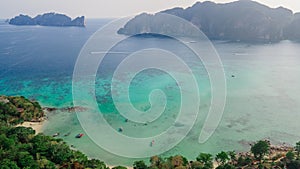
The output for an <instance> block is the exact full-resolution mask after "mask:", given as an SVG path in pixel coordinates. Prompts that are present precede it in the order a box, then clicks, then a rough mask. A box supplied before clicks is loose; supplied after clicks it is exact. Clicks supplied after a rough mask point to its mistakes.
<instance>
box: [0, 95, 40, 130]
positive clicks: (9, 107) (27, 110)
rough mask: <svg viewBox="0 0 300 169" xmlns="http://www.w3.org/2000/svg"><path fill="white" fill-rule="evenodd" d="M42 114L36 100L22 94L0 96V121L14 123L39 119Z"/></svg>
mask: <svg viewBox="0 0 300 169" xmlns="http://www.w3.org/2000/svg"><path fill="white" fill-rule="evenodd" d="M43 116H44V112H43V110H42V107H41V106H40V105H39V103H38V102H34V101H30V100H28V99H26V98H25V97H23V96H1V97H0V122H3V123H6V124H7V125H9V124H10V125H16V124H19V123H23V122H24V121H41V118H42V117H43Z"/></svg>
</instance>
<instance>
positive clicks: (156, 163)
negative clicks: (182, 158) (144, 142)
mask: <svg viewBox="0 0 300 169" xmlns="http://www.w3.org/2000/svg"><path fill="white" fill-rule="evenodd" d="M150 163H151V167H152V168H155V167H157V168H161V164H162V163H163V159H162V158H160V157H159V156H152V157H151V158H150Z"/></svg>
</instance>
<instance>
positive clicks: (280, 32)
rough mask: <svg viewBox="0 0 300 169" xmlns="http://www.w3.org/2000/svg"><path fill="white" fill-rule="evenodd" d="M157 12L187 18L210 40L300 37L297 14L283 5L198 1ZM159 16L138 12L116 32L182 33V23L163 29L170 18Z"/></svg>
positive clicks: (265, 40)
mask: <svg viewBox="0 0 300 169" xmlns="http://www.w3.org/2000/svg"><path fill="white" fill-rule="evenodd" d="M159 13H167V14H172V15H175V16H178V17H181V18H184V19H186V20H187V21H190V22H191V23H193V24H194V25H196V26H197V27H198V28H200V29H201V30H202V31H203V32H204V33H205V34H206V36H207V37H208V38H210V39H212V40H230V41H254V42H255V41H257V42H278V41H281V40H300V33H299V30H300V14H299V13H298V14H293V12H292V11H291V10H289V9H286V8H283V7H279V8H270V7H268V6H266V5H263V4H260V3H258V2H255V1H251V0H240V1H235V2H231V3H225V4H217V3H214V2H209V1H206V2H203V3H201V2H197V3H196V4H194V5H193V6H191V7H188V8H186V9H183V8H173V9H169V10H165V11H161V12H159ZM159 17H160V16H159V15H157V14H154V15H151V14H145V13H143V14H140V15H138V16H136V17H135V18H134V19H132V20H130V21H129V22H128V23H127V24H126V25H125V26H124V27H123V28H121V29H120V30H119V31H118V33H120V34H125V35H134V34H141V33H150V32H151V33H163V32H165V31H168V32H174V33H178V32H180V33H181V32H185V30H184V26H182V25H180V24H181V23H178V25H177V26H175V27H171V28H170V27H168V30H163V29H164V28H165V27H166V26H165V25H166V24H168V22H170V21H168V20H164V21H162V20H161V19H162V18H159ZM162 24H163V25H162ZM170 29H171V30H170ZM184 35H185V36H186V34H184Z"/></svg>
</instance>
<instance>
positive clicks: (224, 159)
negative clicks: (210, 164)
mask: <svg viewBox="0 0 300 169" xmlns="http://www.w3.org/2000/svg"><path fill="white" fill-rule="evenodd" d="M215 159H216V161H218V162H221V163H222V165H224V164H225V163H226V162H227V161H228V160H229V159H230V158H229V156H228V154H227V153H226V152H224V151H222V152H220V153H218V154H217V155H216V158H215Z"/></svg>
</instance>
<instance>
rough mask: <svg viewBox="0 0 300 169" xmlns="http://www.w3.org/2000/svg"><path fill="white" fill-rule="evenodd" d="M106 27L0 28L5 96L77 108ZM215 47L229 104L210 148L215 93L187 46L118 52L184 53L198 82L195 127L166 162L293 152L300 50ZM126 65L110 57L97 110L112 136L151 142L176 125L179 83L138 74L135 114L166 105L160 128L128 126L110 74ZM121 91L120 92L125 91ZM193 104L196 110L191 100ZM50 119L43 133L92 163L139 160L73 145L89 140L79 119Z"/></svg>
mask: <svg viewBox="0 0 300 169" xmlns="http://www.w3.org/2000/svg"><path fill="white" fill-rule="evenodd" d="M107 22H109V20H88V22H87V27H86V28H56V27H39V26H28V27H27V26H26V27H16V26H10V25H0V37H1V41H0V94H5V95H24V96H26V97H29V98H31V99H36V100H38V101H39V102H40V103H41V104H42V105H43V106H50V107H65V106H72V105H73V103H72V73H73V68H74V64H75V62H76V58H77V56H78V53H79V51H80V49H81V48H82V46H83V45H84V44H85V42H86V40H87V39H88V38H89V37H90V36H91V35H92V33H93V32H95V31H96V30H97V29H98V28H99V27H101V26H103V25H104V24H105V23H107ZM213 44H214V45H215V48H216V49H217V51H218V53H219V55H220V57H221V60H222V62H223V64H224V69H225V76H226V80H227V100H226V107H225V111H224V115H223V118H222V121H221V123H220V125H219V127H218V128H217V130H216V132H215V133H214V134H213V135H212V137H211V138H210V139H209V140H208V141H207V142H206V143H204V144H199V143H198V137H199V134H200V130H201V127H202V125H203V122H204V120H205V117H206V115H207V111H208V109H209V106H210V99H211V90H210V83H209V79H208V75H207V73H206V71H205V69H204V68H203V66H202V64H201V62H199V60H197V58H194V57H192V56H191V55H190V54H189V53H185V50H183V48H182V46H179V45H177V44H174V43H173V42H172V41H171V40H170V39H164V38H155V37H149V38H131V39H129V40H128V41H126V43H122V44H119V46H118V47H117V48H116V49H115V50H122V51H124V50H127V51H129V52H130V51H134V50H137V49H140V48H141V47H153V46H160V47H162V46H163V47H164V48H166V49H169V50H171V51H177V52H179V53H180V52H181V55H182V56H183V59H184V60H185V61H186V62H187V63H188V65H189V66H190V67H191V68H192V70H193V71H194V72H195V73H196V74H198V75H199V76H197V81H198V83H199V90H200V96H201V98H200V99H201V105H200V113H199V116H198V118H197V120H196V124H195V125H194V127H193V128H192V130H191V131H190V133H189V134H188V136H187V137H186V138H185V139H184V140H183V141H182V142H181V143H180V144H178V145H177V146H176V147H174V148H173V149H171V150H170V151H168V152H166V153H164V154H163V156H168V155H174V154H182V155H184V156H186V157H188V158H190V159H194V158H195V157H196V156H197V155H198V153H199V152H210V153H217V152H219V151H221V150H233V149H235V150H237V151H244V150H247V149H248V148H249V145H248V142H251V141H256V140H258V139H263V138H269V139H270V140H271V141H272V142H274V143H282V142H286V143H289V144H294V143H295V142H296V141H298V140H300V134H299V120H300V104H299V103H300V90H299V89H300V85H299V84H300V67H299V65H300V55H299V53H300V44H298V43H294V42H289V41H283V42H281V43H278V44H242V43H226V42H219V41H215V42H213ZM122 57H124V56H122V55H111V56H110V57H107V58H106V60H104V62H103V66H102V67H101V68H100V69H99V71H98V74H97V76H96V89H95V92H96V100H97V102H98V103H99V105H100V106H99V108H100V109H101V111H102V112H103V114H104V117H105V118H106V120H107V121H108V123H109V124H110V125H111V126H112V127H113V128H115V129H118V128H119V127H120V126H122V127H123V128H124V132H123V134H125V135H128V136H134V137H145V136H151V135H155V134H158V133H161V132H162V131H164V130H165V129H166V128H168V126H170V124H172V122H173V121H174V120H175V118H176V115H177V112H178V109H179V105H178V103H179V102H180V99H181V98H180V94H179V89H178V86H177V85H176V82H175V81H174V79H172V78H171V77H170V76H168V75H167V74H165V73H163V72H160V71H156V70H149V71H144V72H141V73H140V74H138V75H137V76H136V78H135V79H134V80H133V81H132V83H131V84H132V85H131V86H130V97H131V101H132V103H133V106H134V107H135V108H136V109H138V110H140V111H147V110H148V109H149V108H150V104H149V102H148V96H149V93H150V91H151V90H153V89H161V90H162V91H164V92H165V93H166V96H167V100H168V104H167V106H166V109H165V111H164V112H163V114H162V116H161V117H160V118H159V119H158V120H156V121H155V122H152V123H149V124H147V125H144V124H137V123H134V122H131V121H129V122H125V118H124V117H122V116H121V115H120V114H119V113H118V111H117V110H116V108H115V106H114V104H113V102H112V99H111V96H110V95H111V93H110V79H111V77H112V72H113V70H114V69H115V66H116V64H117V63H119V62H120V60H121V59H122ZM179 72H180V70H179ZM232 75H234V76H235V77H232ZM145 84H146V85H145ZM117 87H119V88H120V90H122V89H123V86H122V83H120V85H118V86H117ZM186 92H188V91H186ZM190 102H191V104H193V100H191V101H190ZM48 116H49V120H48V121H47V123H46V125H45V127H44V133H46V134H50V135H52V134H53V133H56V132H60V133H62V135H63V134H64V133H68V132H71V135H70V136H67V137H64V136H62V138H64V139H65V140H66V141H67V142H68V143H69V144H73V145H74V146H75V147H76V148H78V149H79V150H81V151H83V152H85V153H86V154H87V155H88V156H90V157H97V158H100V159H102V160H104V161H105V162H107V163H109V164H125V165H131V164H132V161H134V160H135V159H127V158H123V157H119V156H116V155H113V154H111V153H109V152H106V151H105V150H102V149H101V148H99V147H98V146H97V145H95V144H94V143H93V142H92V141H91V140H90V139H89V138H88V137H87V136H84V137H82V138H81V139H75V137H74V136H75V135H76V134H78V133H82V132H84V130H83V129H82V128H81V126H80V124H79V121H78V119H77V116H76V114H75V113H68V112H53V113H51V114H48ZM104 137H105V136H104Z"/></svg>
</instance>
